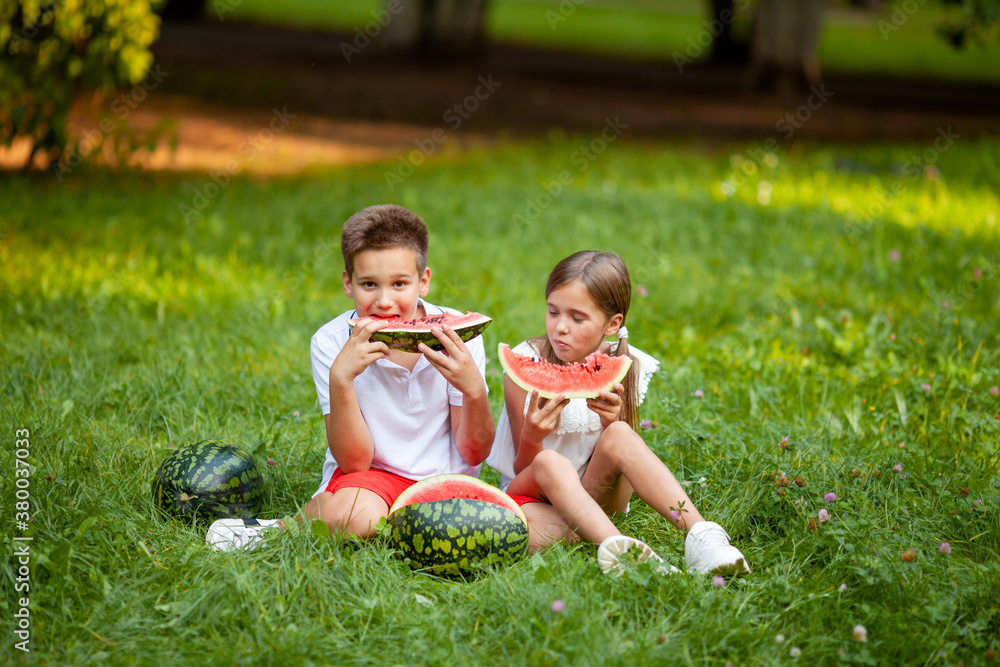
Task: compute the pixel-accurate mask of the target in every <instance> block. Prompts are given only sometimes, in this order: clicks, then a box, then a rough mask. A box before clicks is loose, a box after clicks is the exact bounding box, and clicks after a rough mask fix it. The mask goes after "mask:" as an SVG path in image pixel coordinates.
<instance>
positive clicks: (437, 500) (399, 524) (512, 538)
mask: <svg viewBox="0 0 1000 667" xmlns="http://www.w3.org/2000/svg"><path fill="white" fill-rule="evenodd" d="M389 526H390V532H389V540H390V542H391V543H392V545H393V547H395V549H396V551H397V553H398V554H399V555H400V557H402V558H404V559H405V560H406V561H407V562H408V563H409V565H410V567H411V568H412V569H414V570H420V571H423V572H428V573H431V574H437V575H445V576H465V575H470V574H473V573H474V572H475V571H476V570H477V569H479V568H481V567H482V566H484V565H498V564H510V563H513V562H514V561H516V560H518V559H519V558H522V557H523V556H524V555H525V554H526V553H527V552H528V525H527V521H526V520H525V518H524V514H523V513H522V512H521V509H520V508H519V507H518V506H517V503H515V502H514V501H513V500H512V499H511V498H510V496H508V495H507V494H505V493H504V492H502V491H500V490H499V489H497V488H495V487H492V486H490V485H488V484H486V483H484V482H481V481H479V480H478V479H475V478H474V477H469V476H467V475H438V476H437V477H430V478H428V479H425V480H423V481H421V482H418V483H417V484H414V485H413V486H411V487H410V488H409V489H408V490H407V491H404V492H403V494H402V495H400V497H399V498H398V499H397V500H396V502H395V503H394V504H393V506H392V509H391V510H390V512H389Z"/></svg>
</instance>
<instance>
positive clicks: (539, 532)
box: [521, 503, 580, 552]
mask: <svg viewBox="0 0 1000 667" xmlns="http://www.w3.org/2000/svg"><path fill="white" fill-rule="evenodd" d="M521 511H522V512H524V516H525V518H526V519H528V550H529V551H532V552H534V551H538V550H539V549H544V548H545V547H547V546H549V545H551V544H552V543H553V542H558V541H559V540H562V539H565V540H566V541H567V542H576V541H577V540H579V539H580V538H579V537H578V536H577V534H576V533H575V532H573V531H572V530H570V528H569V526H567V525H566V522H565V521H563V519H562V517H561V516H559V511H558V510H556V508H555V507H553V506H552V505H550V504H548V503H528V504H527V505H522V506H521Z"/></svg>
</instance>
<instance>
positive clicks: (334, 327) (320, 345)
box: [310, 299, 486, 496]
mask: <svg viewBox="0 0 1000 667" xmlns="http://www.w3.org/2000/svg"><path fill="white" fill-rule="evenodd" d="M420 304H421V305H422V306H423V307H424V312H425V313H427V314H428V315H436V314H439V313H444V312H449V313H455V314H460V313H458V311H455V310H452V309H450V308H441V307H440V306H435V305H432V304H429V303H427V302H425V301H423V300H422V299H421V300H420ZM354 317H356V312H355V311H354V310H353V309H352V310H349V311H347V312H345V313H343V314H341V315H340V316H339V317H337V318H335V319H333V320H331V321H329V322H327V323H326V324H324V325H323V326H322V327H320V329H319V331H317V332H316V335H314V336H313V338H312V343H311V346H310V356H311V358H312V368H313V380H314V381H315V383H316V395H317V397H318V399H319V405H320V409H321V410H322V411H323V415H328V414H330V367H331V366H332V365H333V361H334V359H336V358H337V354H339V353H340V350H341V349H342V348H343V347H344V345H345V344H346V343H347V339H348V337H349V336H350V327H348V325H347V321H348V320H349V319H352V318H354ZM466 347H468V349H469V352H470V353H471V354H472V358H473V359H474V360H475V362H476V365H477V366H478V367H479V372H480V374H482V375H483V376H484V377H485V375H486V353H485V351H484V348H483V339H482V337H481V336H480V337H477V338H474V339H472V340H471V341H469V342H468V343H466ZM354 391H355V394H356V395H357V397H358V405H359V406H360V408H361V414H362V415H363V416H364V419H365V423H366V424H367V426H368V430H369V431H370V432H371V435H372V441H373V442H374V443H375V455H374V458H373V460H372V467H373V468H378V469H379V470H384V471H386V472H391V473H393V474H396V475H399V476H401V477H406V478H408V479H413V480H417V481H419V480H421V479H424V478H426V477H431V476H432V475H442V474H464V475H472V476H473V477H478V476H479V466H471V465H469V464H468V463H466V462H465V460H464V459H463V458H462V457H461V455H460V454H459V453H458V449H457V448H456V447H455V439H454V434H453V433H452V432H451V410H450V408H449V406H451V405H455V406H461V405H462V398H463V396H462V392H460V391H459V390H457V389H455V388H454V387H453V386H451V384H450V383H449V382H448V381H447V380H445V379H444V376H442V375H441V373H439V372H438V370H437V369H436V368H434V366H432V365H431V364H430V362H429V361H427V359H425V358H424V357H423V356H422V355H421V357H420V359H418V360H417V363H416V365H415V366H414V367H413V371H408V370H406V369H405V368H403V367H402V366H399V365H398V364H395V363H393V362H391V361H389V360H388V359H379V360H377V361H375V362H374V363H373V364H371V365H370V366H369V367H368V368H366V369H365V370H364V372H362V373H361V374H360V375H358V377H356V378H355V379H354ZM336 468H337V462H336V461H335V460H334V458H333V454H331V453H330V448H329V447H327V448H326V461H325V462H324V463H323V481H322V483H321V484H320V487H319V490H317V491H316V494H319V493H321V492H323V491H325V490H326V487H327V485H328V484H329V483H330V479H331V478H332V477H333V471H334V470H336ZM316 494H313V495H314V496H315V495H316Z"/></svg>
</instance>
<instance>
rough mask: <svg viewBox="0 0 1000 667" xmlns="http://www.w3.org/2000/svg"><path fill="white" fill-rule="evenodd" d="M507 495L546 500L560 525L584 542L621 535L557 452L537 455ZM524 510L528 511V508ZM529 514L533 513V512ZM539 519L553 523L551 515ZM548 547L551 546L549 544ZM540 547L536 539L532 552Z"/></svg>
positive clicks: (547, 529)
mask: <svg viewBox="0 0 1000 667" xmlns="http://www.w3.org/2000/svg"><path fill="white" fill-rule="evenodd" d="M507 491H509V492H510V493H518V494H521V495H526V496H533V497H535V498H542V499H544V500H548V501H549V502H550V503H552V507H553V508H554V509H555V511H556V513H558V516H559V517H560V518H561V519H562V524H563V525H564V526H566V527H568V528H569V529H572V530H573V531H574V532H575V533H577V534H579V535H580V536H581V537H583V538H584V539H585V540H587V541H588V542H594V543H596V544H600V543H601V542H603V541H604V540H605V539H606V538H608V537H611V536H612V535H620V534H621V533H620V532H619V531H618V529H617V528H615V525H614V524H613V523H611V519H609V518H608V515H607V514H605V512H604V510H603V509H602V508H601V507H600V506H599V505H598V504H597V502H595V501H594V499H593V498H591V497H590V495H589V494H588V493H587V492H586V491H585V490H584V488H583V486H582V485H581V484H580V478H579V477H578V476H577V472H576V468H574V467H573V464H572V463H570V461H569V459H567V458H566V457H565V456H563V455H562V454H559V453H558V452H554V451H552V450H550V449H545V450H542V451H541V452H539V453H538V455H537V456H536V457H535V460H534V461H532V462H531V464H530V465H529V466H528V467H527V468H525V469H524V470H522V471H521V472H520V473H518V475H517V477H515V478H514V480H513V481H512V482H511V483H510V486H508V487H507ZM525 507H527V508H530V507H531V504H529V505H526V506H525ZM529 511H532V512H533V513H535V510H529ZM525 516H527V512H526V513H525ZM539 518H540V519H541V520H542V521H545V522H551V521H552V520H553V517H552V516H551V515H540V516H539ZM529 530H530V528H529ZM550 532H551V527H548V526H545V525H543V526H541V527H536V534H537V533H541V534H549V533H550ZM556 532H558V531H556ZM548 543H549V544H551V541H550V542H548ZM542 546H546V544H545V543H544V540H542V538H541V536H540V535H539V537H538V541H537V542H536V546H535V548H536V549H537V548H541V547H542Z"/></svg>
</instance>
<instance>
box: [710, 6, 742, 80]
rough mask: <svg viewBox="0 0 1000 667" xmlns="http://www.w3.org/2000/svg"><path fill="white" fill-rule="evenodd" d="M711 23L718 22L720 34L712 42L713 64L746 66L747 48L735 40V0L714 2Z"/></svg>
mask: <svg viewBox="0 0 1000 667" xmlns="http://www.w3.org/2000/svg"><path fill="white" fill-rule="evenodd" d="M711 4H712V16H711V18H710V20H711V21H718V22H719V23H718V25H719V32H718V34H716V35H715V38H714V39H713V40H712V62H713V63H715V64H717V65H723V64H724V65H745V64H746V61H747V46H746V44H744V43H741V42H737V41H736V40H734V39H733V17H735V15H736V8H735V2H734V1H733V0H712V3H711Z"/></svg>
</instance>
